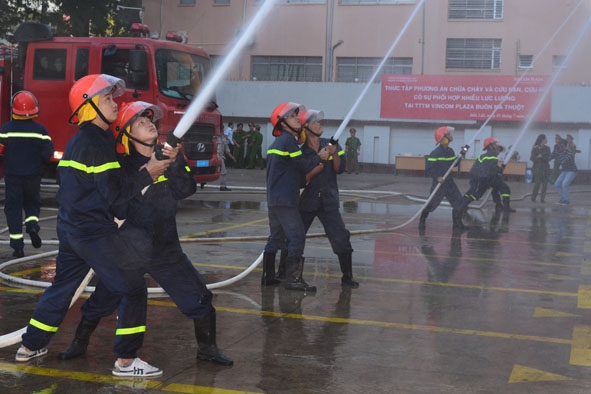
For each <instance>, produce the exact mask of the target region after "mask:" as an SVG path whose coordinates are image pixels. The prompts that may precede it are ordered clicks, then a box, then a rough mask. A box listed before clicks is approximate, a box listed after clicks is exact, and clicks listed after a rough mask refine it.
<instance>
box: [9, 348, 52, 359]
mask: <svg viewBox="0 0 591 394" xmlns="http://www.w3.org/2000/svg"><path fill="white" fill-rule="evenodd" d="M46 354H47V349H46V348H41V349H39V350H27V349H26V348H25V347H24V346H22V345H21V347H19V348H18V350H17V351H16V357H15V358H14V359H15V361H17V362H19V363H25V362H27V361H29V360H32V359H34V358H37V357H41V356H45V355H46Z"/></svg>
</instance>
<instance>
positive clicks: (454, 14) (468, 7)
mask: <svg viewBox="0 0 591 394" xmlns="http://www.w3.org/2000/svg"><path fill="white" fill-rule="evenodd" d="M503 3H504V0H449V8H448V10H447V17H448V18H449V19H503Z"/></svg>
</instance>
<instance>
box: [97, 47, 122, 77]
mask: <svg viewBox="0 0 591 394" xmlns="http://www.w3.org/2000/svg"><path fill="white" fill-rule="evenodd" d="M101 73H103V74H109V75H112V76H114V77H117V78H121V79H122V80H124V81H125V83H127V75H128V73H129V49H117V47H116V46H115V45H110V46H109V47H107V48H105V49H104V50H103V59H102V64H101Z"/></svg>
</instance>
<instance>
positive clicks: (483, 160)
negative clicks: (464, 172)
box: [462, 137, 515, 212]
mask: <svg viewBox="0 0 591 394" xmlns="http://www.w3.org/2000/svg"><path fill="white" fill-rule="evenodd" d="M483 146H484V150H485V151H486V152H484V153H483V154H481V155H480V156H478V158H477V159H476V161H475V162H474V165H473V166H472V168H471V169H470V188H469V189H468V191H467V192H466V193H464V202H463V204H462V205H463V208H462V211H465V210H466V209H467V208H468V205H469V204H470V203H471V202H472V201H477V200H479V199H480V198H481V197H482V196H483V195H484V193H485V192H486V191H487V190H488V189H489V188H492V193H491V194H492V198H493V201H494V202H495V209H496V210H497V211H501V210H502V211H505V212H515V210H514V209H513V208H511V205H510V202H511V189H510V188H509V186H508V185H507V184H506V183H505V182H504V181H503V179H502V178H501V175H502V174H503V167H504V166H502V167H501V166H499V158H498V155H499V153H501V152H502V151H503V150H504V149H505V148H504V146H503V144H501V143H500V142H499V141H498V140H497V139H495V138H493V137H489V138H487V139H485V140H484V143H483Z"/></svg>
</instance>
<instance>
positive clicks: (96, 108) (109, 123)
mask: <svg viewBox="0 0 591 394" xmlns="http://www.w3.org/2000/svg"><path fill="white" fill-rule="evenodd" d="M88 103H89V104H90V105H91V107H92V108H94V110H95V111H96V114H97V115H98V116H100V118H101V119H102V120H103V122H105V123H106V124H108V125H111V123H113V122H109V121H108V120H107V118H105V115H103V113H102V112H101V110H100V109H98V106H97V105H96V104H95V103H94V101H92V100H88Z"/></svg>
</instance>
